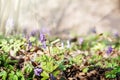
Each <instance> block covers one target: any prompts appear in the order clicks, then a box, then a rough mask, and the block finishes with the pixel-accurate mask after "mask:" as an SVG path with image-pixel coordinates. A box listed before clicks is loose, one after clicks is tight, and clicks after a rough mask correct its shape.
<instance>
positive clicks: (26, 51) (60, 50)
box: [0, 33, 120, 80]
mask: <svg viewBox="0 0 120 80" xmlns="http://www.w3.org/2000/svg"><path fill="white" fill-rule="evenodd" d="M119 75H120V37H119V35H110V34H91V35H89V36H80V37H76V38H74V39H70V40H67V41H65V40H60V39H58V38H48V37H46V38H45V35H44V34H42V33H40V37H39V38H38V35H36V36H35V35H32V36H30V37H23V36H21V35H19V36H18V35H17V36H9V37H4V36H2V35H1V36H0V79H2V80H47V79H50V80H59V79H60V80H67V79H69V80H73V79H74V80H85V79H86V80H107V79H116V80H117V79H118V80H120V76H119Z"/></svg>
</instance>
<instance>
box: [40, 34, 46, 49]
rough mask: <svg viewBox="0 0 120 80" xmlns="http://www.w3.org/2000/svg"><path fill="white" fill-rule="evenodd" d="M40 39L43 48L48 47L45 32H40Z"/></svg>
mask: <svg viewBox="0 0 120 80" xmlns="http://www.w3.org/2000/svg"><path fill="white" fill-rule="evenodd" d="M40 41H41V43H42V46H43V48H46V39H45V35H44V34H43V33H40Z"/></svg>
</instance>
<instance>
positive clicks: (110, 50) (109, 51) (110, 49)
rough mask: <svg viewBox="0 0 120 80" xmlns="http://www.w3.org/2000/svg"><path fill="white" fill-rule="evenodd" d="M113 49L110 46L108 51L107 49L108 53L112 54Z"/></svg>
mask: <svg viewBox="0 0 120 80" xmlns="http://www.w3.org/2000/svg"><path fill="white" fill-rule="evenodd" d="M112 51H113V48H112V47H111V46H109V47H108V49H107V51H106V53H107V54H110V53H111V52H112Z"/></svg>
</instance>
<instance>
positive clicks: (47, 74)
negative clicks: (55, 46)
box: [41, 71, 49, 79]
mask: <svg viewBox="0 0 120 80" xmlns="http://www.w3.org/2000/svg"><path fill="white" fill-rule="evenodd" d="M41 76H42V77H43V79H48V78H49V73H47V72H45V71H43V72H42V73H41Z"/></svg>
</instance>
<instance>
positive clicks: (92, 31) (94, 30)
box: [89, 27, 97, 33]
mask: <svg viewBox="0 0 120 80" xmlns="http://www.w3.org/2000/svg"><path fill="white" fill-rule="evenodd" d="M89 32H90V33H96V32H97V31H96V28H95V27H92V28H91V29H90V30H89Z"/></svg>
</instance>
